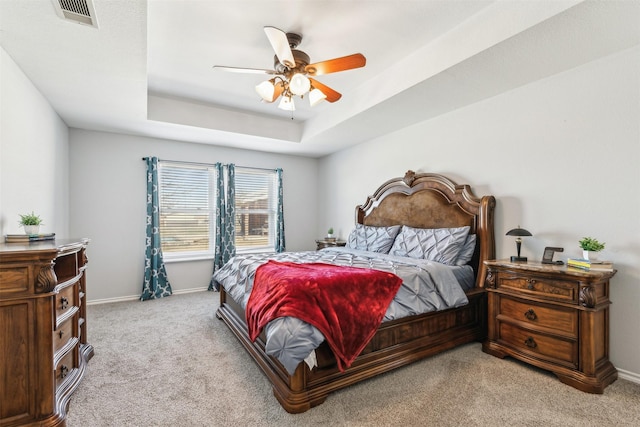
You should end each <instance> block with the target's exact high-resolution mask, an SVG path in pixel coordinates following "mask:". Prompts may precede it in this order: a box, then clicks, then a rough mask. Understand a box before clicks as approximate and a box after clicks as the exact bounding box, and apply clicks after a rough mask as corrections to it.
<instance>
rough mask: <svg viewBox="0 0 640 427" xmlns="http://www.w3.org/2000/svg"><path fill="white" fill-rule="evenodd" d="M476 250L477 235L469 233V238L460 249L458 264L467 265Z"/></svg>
mask: <svg viewBox="0 0 640 427" xmlns="http://www.w3.org/2000/svg"><path fill="white" fill-rule="evenodd" d="M475 251H476V235H475V234H469V235H467V238H466V240H465V241H464V245H462V249H460V253H459V254H458V258H456V265H466V264H467V263H468V262H469V261H471V258H473V253H474V252H475Z"/></svg>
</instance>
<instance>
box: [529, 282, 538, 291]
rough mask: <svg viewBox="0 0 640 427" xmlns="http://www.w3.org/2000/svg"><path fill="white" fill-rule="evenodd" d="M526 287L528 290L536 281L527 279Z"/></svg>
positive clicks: (531, 288)
mask: <svg viewBox="0 0 640 427" xmlns="http://www.w3.org/2000/svg"><path fill="white" fill-rule="evenodd" d="M527 283H528V285H527V289H529V290H530V291H531V290H533V285H535V283H536V281H535V280H531V279H527Z"/></svg>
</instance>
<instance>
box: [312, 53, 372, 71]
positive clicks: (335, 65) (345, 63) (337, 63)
mask: <svg viewBox="0 0 640 427" xmlns="http://www.w3.org/2000/svg"><path fill="white" fill-rule="evenodd" d="M366 63H367V59H366V58H365V57H364V55H362V54H361V53H354V54H353V55H348V56H343V57H341V58H335V59H329V60H327V61H322V62H316V63H315V64H309V65H307V66H306V67H305V71H306V72H307V73H309V75H310V76H321V75H323V74H329V73H335V72H338V71H345V70H351V69H353V68H360V67H364V66H365V64H366Z"/></svg>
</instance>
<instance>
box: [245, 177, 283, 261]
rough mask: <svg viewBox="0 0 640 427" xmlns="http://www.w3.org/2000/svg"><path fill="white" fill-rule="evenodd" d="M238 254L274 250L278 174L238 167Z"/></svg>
mask: <svg viewBox="0 0 640 427" xmlns="http://www.w3.org/2000/svg"><path fill="white" fill-rule="evenodd" d="M235 177H236V252H265V251H273V250H275V249H274V248H275V223H276V209H277V202H278V200H277V194H276V191H277V175H276V172H275V171H274V170H263V169H251V168H241V167H236V174H235Z"/></svg>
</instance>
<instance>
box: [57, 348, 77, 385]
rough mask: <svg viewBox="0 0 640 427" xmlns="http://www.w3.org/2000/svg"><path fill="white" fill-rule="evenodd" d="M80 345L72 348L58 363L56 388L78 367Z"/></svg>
mask: <svg viewBox="0 0 640 427" xmlns="http://www.w3.org/2000/svg"><path fill="white" fill-rule="evenodd" d="M77 361H78V346H77V345H76V346H75V347H73V348H72V349H70V350H69V351H68V352H67V353H66V354H65V355H64V356H63V357H62V359H60V361H59V362H58V363H57V364H56V371H55V377H56V388H58V387H60V385H61V384H62V383H64V381H65V379H66V378H67V377H69V376H70V375H72V374H73V373H74V369H77V368H78V363H77Z"/></svg>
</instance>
